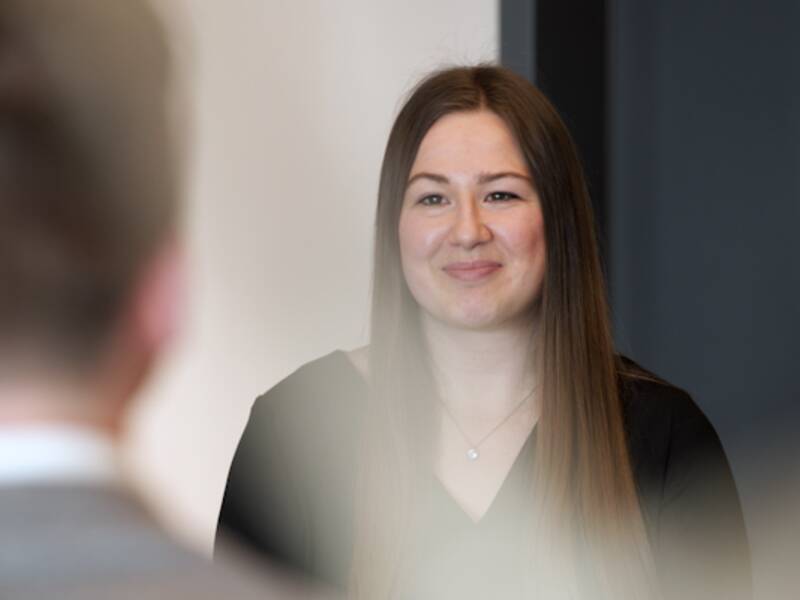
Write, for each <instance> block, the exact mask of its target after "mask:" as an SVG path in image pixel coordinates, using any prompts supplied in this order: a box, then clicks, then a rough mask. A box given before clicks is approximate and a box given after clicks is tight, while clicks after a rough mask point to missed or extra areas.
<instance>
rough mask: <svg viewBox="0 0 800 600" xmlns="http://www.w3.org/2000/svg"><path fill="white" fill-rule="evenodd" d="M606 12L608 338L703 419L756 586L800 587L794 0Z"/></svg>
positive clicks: (637, 2)
mask: <svg viewBox="0 0 800 600" xmlns="http://www.w3.org/2000/svg"><path fill="white" fill-rule="evenodd" d="M609 17H610V18H609V24H610V27H611V30H612V31H611V35H610V39H611V40H612V45H611V48H610V51H611V53H610V56H611V58H610V69H609V72H610V76H611V85H610V94H611V95H610V98H609V99H610V104H609V106H610V113H609V119H610V126H611V132H612V133H611V136H610V140H611V161H610V164H611V165H612V169H611V173H610V176H611V185H610V189H609V191H610V193H609V196H608V198H609V205H608V211H609V220H610V223H611V228H610V229H611V240H610V241H611V259H610V274H611V291H612V299H613V309H614V312H615V320H616V325H617V337H618V344H619V346H620V349H621V350H622V351H624V352H626V353H628V354H630V355H631V356H633V357H634V358H635V359H636V360H638V361H639V362H641V363H642V364H643V365H645V366H646V367H648V368H650V369H651V370H653V371H655V372H656V373H658V374H659V375H662V376H663V377H665V378H667V379H668V380H670V381H672V382H674V383H675V384H677V385H680V386H682V387H684V388H686V389H688V390H689V391H690V392H691V393H692V394H693V395H694V397H695V399H696V400H697V402H698V404H700V405H701V407H702V408H703V409H704V410H705V412H706V414H707V415H708V416H709V417H710V419H711V420H712V422H713V423H714V425H715V426H716V428H717V430H718V432H719V433H720V436H721V438H722V441H723V444H724V445H725V448H726V450H727V452H728V456H729V458H730V460H731V463H732V465H733V468H734V472H735V475H736V477H737V482H738V485H739V489H740V493H741V495H742V500H743V503H744V507H745V515H746V518H747V521H748V529H749V534H750V538H751V545H752V548H753V553H754V559H755V563H756V585H757V590H758V597H760V598H780V597H786V598H788V597H791V596H790V595H787V593H788V592H787V590H788V589H789V587H788V586H789V584H790V583H791V584H792V585H793V586H794V588H793V590H792V593H797V589H798V587H800V586H798V584H800V579H798V576H797V571H798V570H800V553H798V550H800V547H799V546H798V543H797V541H798V540H800V511H799V510H798V508H797V507H798V505H799V504H800V503H798V499H800V493H798V488H799V487H800V461H799V460H798V453H799V451H800V444H799V443H798V441H797V440H798V437H799V436H800V431H798V426H800V379H798V371H800V356H799V353H798V337H799V336H800V35H799V34H798V31H800V2H794V1H776V0H767V1H763V0H762V1H759V2H749V1H744V0H736V1H710V0H685V1H669V2H667V1H660V2H642V1H641V0H616V1H615V2H614V3H612V10H611V13H610V15H609ZM791 551H793V552H794V553H795V554H794V555H793V556H792V555H789V554H788V552H791Z"/></svg>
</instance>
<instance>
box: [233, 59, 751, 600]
mask: <svg viewBox="0 0 800 600" xmlns="http://www.w3.org/2000/svg"><path fill="white" fill-rule="evenodd" d="M376 223H377V227H376V240H375V262H374V269H375V270H374V293H373V303H372V324H371V325H372V328H371V340H370V345H369V347H368V349H365V350H360V351H356V352H351V353H347V354H345V353H342V352H335V353H333V354H331V355H329V356H327V357H324V358H322V359H319V360H318V361H315V362H314V363H311V364H310V365H307V366H305V367H303V368H302V369H300V370H299V371H298V372H296V373H295V374H293V375H292V376H290V377H289V378H287V379H286V380H284V381H283V382H281V383H280V384H278V385H277V386H276V387H275V388H274V389H272V390H270V391H269V392H268V393H267V394H265V395H264V396H263V397H261V398H260V399H259V400H258V401H257V402H256V405H255V407H254V409H253V413H252V415H251V419H250V422H249V424H248V427H247V430H246V431H245V434H244V437H243V439H242V441H241V444H240V446H239V449H238V451H237V454H236V457H235V459H234V463H233V466H232V469H231V474H230V477H229V481H228V487H227V491H226V495H225V500H224V503H223V508H222V515H221V522H222V524H223V525H225V526H227V527H229V528H232V529H234V530H236V531H238V532H239V533H240V534H241V535H242V536H244V537H245V538H246V539H249V540H250V541H251V542H252V543H253V544H254V545H255V546H256V547H257V548H259V549H261V550H263V551H264V552H266V553H267V554H269V555H270V556H272V557H273V558H276V559H279V560H282V561H284V562H286V563H288V564H289V565H291V566H293V567H296V568H298V569H300V570H301V571H302V572H304V573H307V574H309V575H312V576H314V577H317V578H320V579H322V580H324V581H328V582H331V583H334V584H336V585H339V586H341V587H347V588H348V590H349V593H350V594H351V595H352V596H353V597H358V598H368V599H376V598H459V599H461V598H473V597H474V598H478V597H481V598H484V597H495V598H523V597H548V598H549V597H553V598H562V597H563V598H579V597H580V598H584V597H585V598H648V597H658V596H659V595H660V596H664V597H675V598H678V597H680V598H694V597H714V598H716V597H726V598H736V597H747V596H748V593H749V592H748V588H749V560H748V551H747V545H746V540H745V534H744V526H743V523H742V516H741V510H740V507H739V501H738V497H737V494H736V490H735V487H734V484H733V480H732V477H731V474H730V470H729V468H728V464H727V461H726V459H725V456H724V454H723V452H722V449H721V446H720V444H719V440H718V438H717V436H716V434H715V433H714V431H713V429H712V428H711V426H710V425H709V423H708V421H707V420H706V419H705V417H704V416H703V415H702V413H701V412H700V411H699V410H698V409H697V407H696V406H695V405H694V404H693V402H692V401H691V399H690V398H689V397H688V396H687V395H686V394H685V393H683V392H681V391H680V390H677V389H676V388H674V387H672V386H670V385H669V384H666V383H664V382H663V381H660V380H659V379H658V378H656V377H654V376H652V375H650V374H648V373H646V372H645V371H643V370H642V369H640V368H639V367H637V366H636V365H635V364H633V363H632V362H630V361H627V360H624V359H622V358H620V357H618V356H617V355H616V354H615V353H614V349H613V345H612V339H611V333H610V327H609V320H608V307H607V304H606V297H605V292H604V287H603V278H602V273H601V269H600V264H599V260H598V253H597V247H596V242H595V238H594V225H593V220H592V214H591V209H590V203H589V200H588V194H587V191H586V185H585V182H584V179H583V175H582V172H581V167H580V164H579V161H578V158H577V155H576V151H575V148H574V145H573V143H572V141H571V139H570V136H569V134H568V132H567V130H566V128H565V126H564V124H563V123H562V121H561V120H560V118H559V117H558V115H557V113H556V112H555V110H554V109H553V107H552V106H551V105H550V104H549V103H548V101H547V100H546V99H545V98H544V97H543V96H542V94H541V93H540V92H539V91H538V90H536V89H535V88H534V87H533V86H532V85H530V84H529V83H527V82H526V81H524V80H523V79H521V78H519V77H517V76H515V75H514V74H512V73H511V72H509V71H507V70H504V69H502V68H499V67H493V66H478V67H466V68H454V69H448V70H444V71H441V72H438V73H435V74H433V75H432V76H430V77H429V78H427V79H426V80H424V81H423V82H422V83H421V84H420V85H419V86H418V87H417V88H416V90H415V91H414V92H413V94H412V95H411V96H410V98H409V99H408V101H407V102H406V104H405V106H404V107H403V109H402V110H401V112H400V114H399V115H398V117H397V120H396V122H395V124H394V127H393V129H392V132H391V134H390V136H389V141H388V144H387V148H386V153H385V156H384V161H383V168H382V172H381V181H380V189H379V195H378V209H377V221H376ZM703 594H706V596H704V595H703Z"/></svg>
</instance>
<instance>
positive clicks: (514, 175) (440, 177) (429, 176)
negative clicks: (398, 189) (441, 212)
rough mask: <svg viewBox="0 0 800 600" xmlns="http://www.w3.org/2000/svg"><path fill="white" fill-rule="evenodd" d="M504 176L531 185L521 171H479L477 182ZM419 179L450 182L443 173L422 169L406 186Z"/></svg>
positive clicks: (529, 179) (489, 180)
mask: <svg viewBox="0 0 800 600" xmlns="http://www.w3.org/2000/svg"><path fill="white" fill-rule="evenodd" d="M506 177H512V178H514V179H522V180H524V181H527V182H528V183H530V184H531V185H533V182H532V181H531V178H530V177H528V176H527V175H523V174H522V173H517V172H515V171H501V172H499V173H481V174H480V175H478V183H481V184H483V183H491V182H492V181H496V180H498V179H504V178H506ZM419 179H430V180H431V181H435V182H436V183H450V180H449V179H448V178H447V177H445V176H444V175H440V174H439V173H428V172H425V171H423V172H421V173H417V174H416V175H414V176H412V177H411V178H409V180H408V183H406V187H409V186H410V185H411V184H412V183H414V182H415V181H417V180H419Z"/></svg>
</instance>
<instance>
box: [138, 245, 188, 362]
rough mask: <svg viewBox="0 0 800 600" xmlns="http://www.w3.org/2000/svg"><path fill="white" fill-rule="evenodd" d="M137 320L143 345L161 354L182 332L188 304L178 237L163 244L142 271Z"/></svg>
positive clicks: (183, 260)
mask: <svg viewBox="0 0 800 600" xmlns="http://www.w3.org/2000/svg"><path fill="white" fill-rule="evenodd" d="M137 287H138V289H137V290H136V295H135V302H136V307H135V309H134V311H135V315H134V319H135V321H136V329H137V334H138V336H139V339H140V342H141V343H142V344H143V345H144V347H145V348H146V349H147V350H148V351H149V352H151V353H153V354H157V353H158V352H159V351H160V350H161V349H162V348H163V347H164V346H165V345H166V344H167V343H168V342H169V341H171V340H172V339H173V338H174V337H176V335H177V334H178V332H179V331H180V329H181V325H182V320H183V315H184V308H185V301H186V261H185V256H184V253H183V249H182V247H181V245H180V243H179V242H178V240H177V239H175V238H170V239H169V240H167V241H166V242H165V243H163V244H162V245H161V246H160V247H159V248H158V250H157V251H156V252H155V253H154V254H153V255H152V257H151V258H150V259H149V260H148V261H147V262H146V264H145V265H144V268H143V269H142V272H141V275H140V277H139V281H138V286H137Z"/></svg>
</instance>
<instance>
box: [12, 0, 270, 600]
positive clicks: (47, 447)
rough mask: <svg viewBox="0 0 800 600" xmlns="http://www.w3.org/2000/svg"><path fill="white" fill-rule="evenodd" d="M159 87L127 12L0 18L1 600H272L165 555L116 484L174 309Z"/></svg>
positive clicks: (160, 59)
mask: <svg viewBox="0 0 800 600" xmlns="http://www.w3.org/2000/svg"><path fill="white" fill-rule="evenodd" d="M168 79H169V60H168V53H167V49H166V46H165V40H164V36H163V34H162V32H161V30H160V27H159V25H158V23H157V21H156V20H155V18H154V16H153V15H152V13H151V12H150V10H149V9H148V8H147V6H146V5H145V4H144V2H142V1H139V0H3V1H2V4H0V597H2V598H18V599H23V598H26V599H27V598H82V599H85V598H104V599H106V598H110V599H113V598H136V599H140V598H151V597H152V598H222V597H230V598H237V599H238V598H255V597H261V598H264V597H279V596H280V597H283V596H284V594H283V593H281V594H278V593H277V592H276V590H275V589H274V587H272V588H270V590H268V591H267V592H266V593H264V591H263V590H264V588H261V587H259V586H260V582H259V583H258V584H256V583H255V579H253V578H250V577H249V576H248V577H247V578H246V577H245V576H244V575H242V574H241V573H240V572H239V571H238V570H234V569H233V568H232V567H223V566H215V567H214V566H211V565H210V564H209V563H207V562H206V561H204V560H203V559H201V558H199V557H196V556H195V555H194V554H192V553H190V552H188V551H185V550H183V549H181V548H180V547H179V546H177V545H176V544H174V543H173V542H171V541H170V540H169V539H168V538H167V537H166V536H165V534H164V533H162V531H161V530H160V529H159V528H158V527H157V526H156V525H155V523H154V522H153V520H152V519H151V518H150V517H149V516H148V514H147V513H146V511H145V510H144V509H143V508H142V506H141V505H140V503H139V502H138V501H137V500H136V498H135V497H134V496H133V494H131V493H130V492H129V491H126V489H125V487H124V486H123V485H122V482H121V480H120V477H119V475H118V472H117V466H116V462H115V444H116V441H117V439H118V437H119V434H120V431H121V430H122V428H123V424H124V414H125V410H126V408H127V406H128V403H129V402H130V399H131V397H132V395H133V394H134V392H135V391H136V390H137V389H138V388H139V386H140V384H141V383H142V382H143V380H144V379H145V377H146V376H147V374H148V372H149V371H150V368H151V366H152V364H153V362H154V360H155V359H156V357H157V356H158V354H159V352H160V351H161V349H162V347H163V346H164V344H165V343H166V342H167V341H168V340H169V338H170V337H171V335H172V333H173V330H174V328H175V322H176V319H177V317H178V312H179V308H180V307H179V300H180V287H181V286H180V280H181V268H180V257H179V252H178V251H177V244H176V242H175V235H174V234H175V225H176V214H177V204H176V198H177V196H178V190H177V189H176V188H177V186H176V180H175V178H174V169H173V163H174V156H173V144H172V140H171V139H170V134H169V131H170V127H169V126H168V123H167V117H166V110H165V107H166V101H165V100H166V89H167V84H168ZM284 591H285V590H284Z"/></svg>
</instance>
